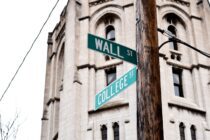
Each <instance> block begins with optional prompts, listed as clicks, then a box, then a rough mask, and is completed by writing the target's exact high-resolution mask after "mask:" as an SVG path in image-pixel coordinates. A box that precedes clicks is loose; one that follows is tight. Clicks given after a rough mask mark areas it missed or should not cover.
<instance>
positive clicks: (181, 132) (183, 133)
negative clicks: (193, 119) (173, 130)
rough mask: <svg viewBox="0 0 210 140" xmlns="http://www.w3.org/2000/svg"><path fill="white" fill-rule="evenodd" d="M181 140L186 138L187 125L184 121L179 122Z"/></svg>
mask: <svg viewBox="0 0 210 140" xmlns="http://www.w3.org/2000/svg"><path fill="white" fill-rule="evenodd" d="M179 133H180V140H185V125H184V123H183V122H181V123H180V124H179Z"/></svg>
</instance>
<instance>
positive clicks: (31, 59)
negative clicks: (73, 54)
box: [0, 0, 67, 140]
mask: <svg viewBox="0 0 210 140" xmlns="http://www.w3.org/2000/svg"><path fill="white" fill-rule="evenodd" d="M55 3H56V0H18V1H17V0H5V1H3V0H2V1H0V17H1V22H0V49H1V51H0V52H1V53H0V96H1V95H2V94H3V92H4V90H5V88H6V86H7V85H8V83H9V81H10V80H11V78H12V76H13V74H14V73H15V71H16V69H17V67H18V66H19V64H20V63H21V61H22V59H23V57H24V55H25V54H26V52H27V51H28V49H29V48H30V46H31V44H32V42H33V40H34V38H35V36H36V35H37V33H38V31H39V30H40V28H41V26H42V24H43V22H44V21H45V20H46V18H47V16H48V14H49V12H50V10H51V9H52V7H53V5H54V4H55ZM66 3H67V0H60V2H59V4H58V7H57V8H56V9H55V11H54V13H53V15H52V17H51V19H50V21H49V23H48V24H47V26H46V27H45V29H44V31H43V32H42V34H41V36H40V38H39V39H38V41H37V42H36V44H35V45H34V48H33V49H32V51H31V53H30V54H29V56H28V57H27V59H26V61H25V63H24V65H23V66H22V68H21V69H20V72H19V73H18V75H17V77H16V78H15V80H14V82H13V83H12V85H11V87H10V89H9V90H8V91H7V93H6V95H5V96H4V98H3V100H2V101H1V102H0V114H1V115H2V120H3V123H5V122H7V121H8V120H11V119H12V118H14V116H15V114H16V112H17V113H18V114H19V119H18V123H19V124H20V127H19V131H18V135H17V140H39V139H40V132H41V130H40V129H41V115H42V104H43V94H44V81H45V67H46V54H47V52H46V50H47V35H48V32H49V31H52V30H53V28H54V27H55V25H56V23H57V22H58V21H59V17H60V13H61V11H62V9H63V8H64V6H65V5H66Z"/></svg>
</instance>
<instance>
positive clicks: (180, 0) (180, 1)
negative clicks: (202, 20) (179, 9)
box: [167, 0, 190, 7]
mask: <svg viewBox="0 0 210 140" xmlns="http://www.w3.org/2000/svg"><path fill="white" fill-rule="evenodd" d="M167 1H171V2H175V3H177V4H179V5H182V6H186V7H190V3H189V2H187V1H184V0H167Z"/></svg>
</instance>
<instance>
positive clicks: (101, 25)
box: [41, 0, 210, 140]
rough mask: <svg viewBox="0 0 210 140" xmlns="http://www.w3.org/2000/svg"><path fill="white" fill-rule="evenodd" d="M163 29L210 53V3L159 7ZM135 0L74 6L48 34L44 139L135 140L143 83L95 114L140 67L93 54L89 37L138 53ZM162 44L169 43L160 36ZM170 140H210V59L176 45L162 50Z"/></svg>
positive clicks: (182, 1) (174, 0)
mask: <svg viewBox="0 0 210 140" xmlns="http://www.w3.org/2000/svg"><path fill="white" fill-rule="evenodd" d="M156 3H157V21H158V28H161V29H164V30H166V31H167V32H168V33H169V34H170V35H172V36H176V37H177V38H179V39H181V40H183V41H185V42H187V43H188V44H191V45H192V46H194V47H195V48H197V49H200V50H203V51H205V52H207V53H210V41H209V40H210V26H209V21H210V6H209V5H208V2H207V0H156ZM135 11H136V9H135V0H69V2H68V3H67V6H66V7H65V8H64V10H63V12H62V13H61V15H60V22H59V23H58V24H57V25H56V27H55V29H54V30H53V31H52V32H50V33H49V37H48V55H47V68H46V83H45V93H44V106H43V117H42V134H41V140H58V139H59V140H119V139H120V140H136V139H137V130H136V129H137V127H136V84H133V85H132V86H130V87H129V88H127V89H126V90H125V91H123V92H122V93H120V94H119V95H118V96H116V97H114V98H113V99H111V100H110V101H109V102H107V103H106V104H105V105H104V106H102V107H101V108H99V109H98V110H94V104H95V99H94V97H95V95H96V94H97V93H98V92H100V91H101V90H102V89H103V88H105V87H106V86H107V85H109V84H110V83H111V82H112V81H113V80H115V79H117V78H119V77H120V76H121V75H123V74H124V73H126V72H127V71H129V70H130V69H132V68H133V67H134V66H133V65H132V64H130V63H127V62H125V61H122V60H119V59H116V58H113V57H110V56H107V55H103V54H101V53H98V52H94V51H92V50H89V49H88V48H87V34H88V33H92V34H95V35H97V36H100V37H103V38H106V39H109V40H111V41H115V42H117V43H120V44H123V45H125V46H128V47H130V48H132V49H134V50H136V16H135V15H136V13H135ZM158 38H159V45H161V44H162V43H163V42H164V41H167V40H168V39H170V36H164V35H162V34H161V33H159V34H158ZM159 61H160V74H161V94H162V110H163V111H162V114H163V126H164V139H165V140H210V59H209V58H207V57H205V56H203V55H201V54H200V53H198V52H196V51H194V50H192V49H189V48H187V47H186V46H184V45H182V44H179V43H176V42H172V43H168V44H166V45H164V47H162V48H161V49H160V51H159Z"/></svg>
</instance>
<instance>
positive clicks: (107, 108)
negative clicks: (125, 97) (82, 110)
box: [88, 102, 129, 115]
mask: <svg viewBox="0 0 210 140" xmlns="http://www.w3.org/2000/svg"><path fill="white" fill-rule="evenodd" d="M128 106H129V103H128V102H118V103H117V104H115V105H108V106H104V107H101V108H99V109H98V110H89V111H88V114H90V115H91V114H95V113H99V112H103V111H108V110H112V109H116V108H122V107H128Z"/></svg>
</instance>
